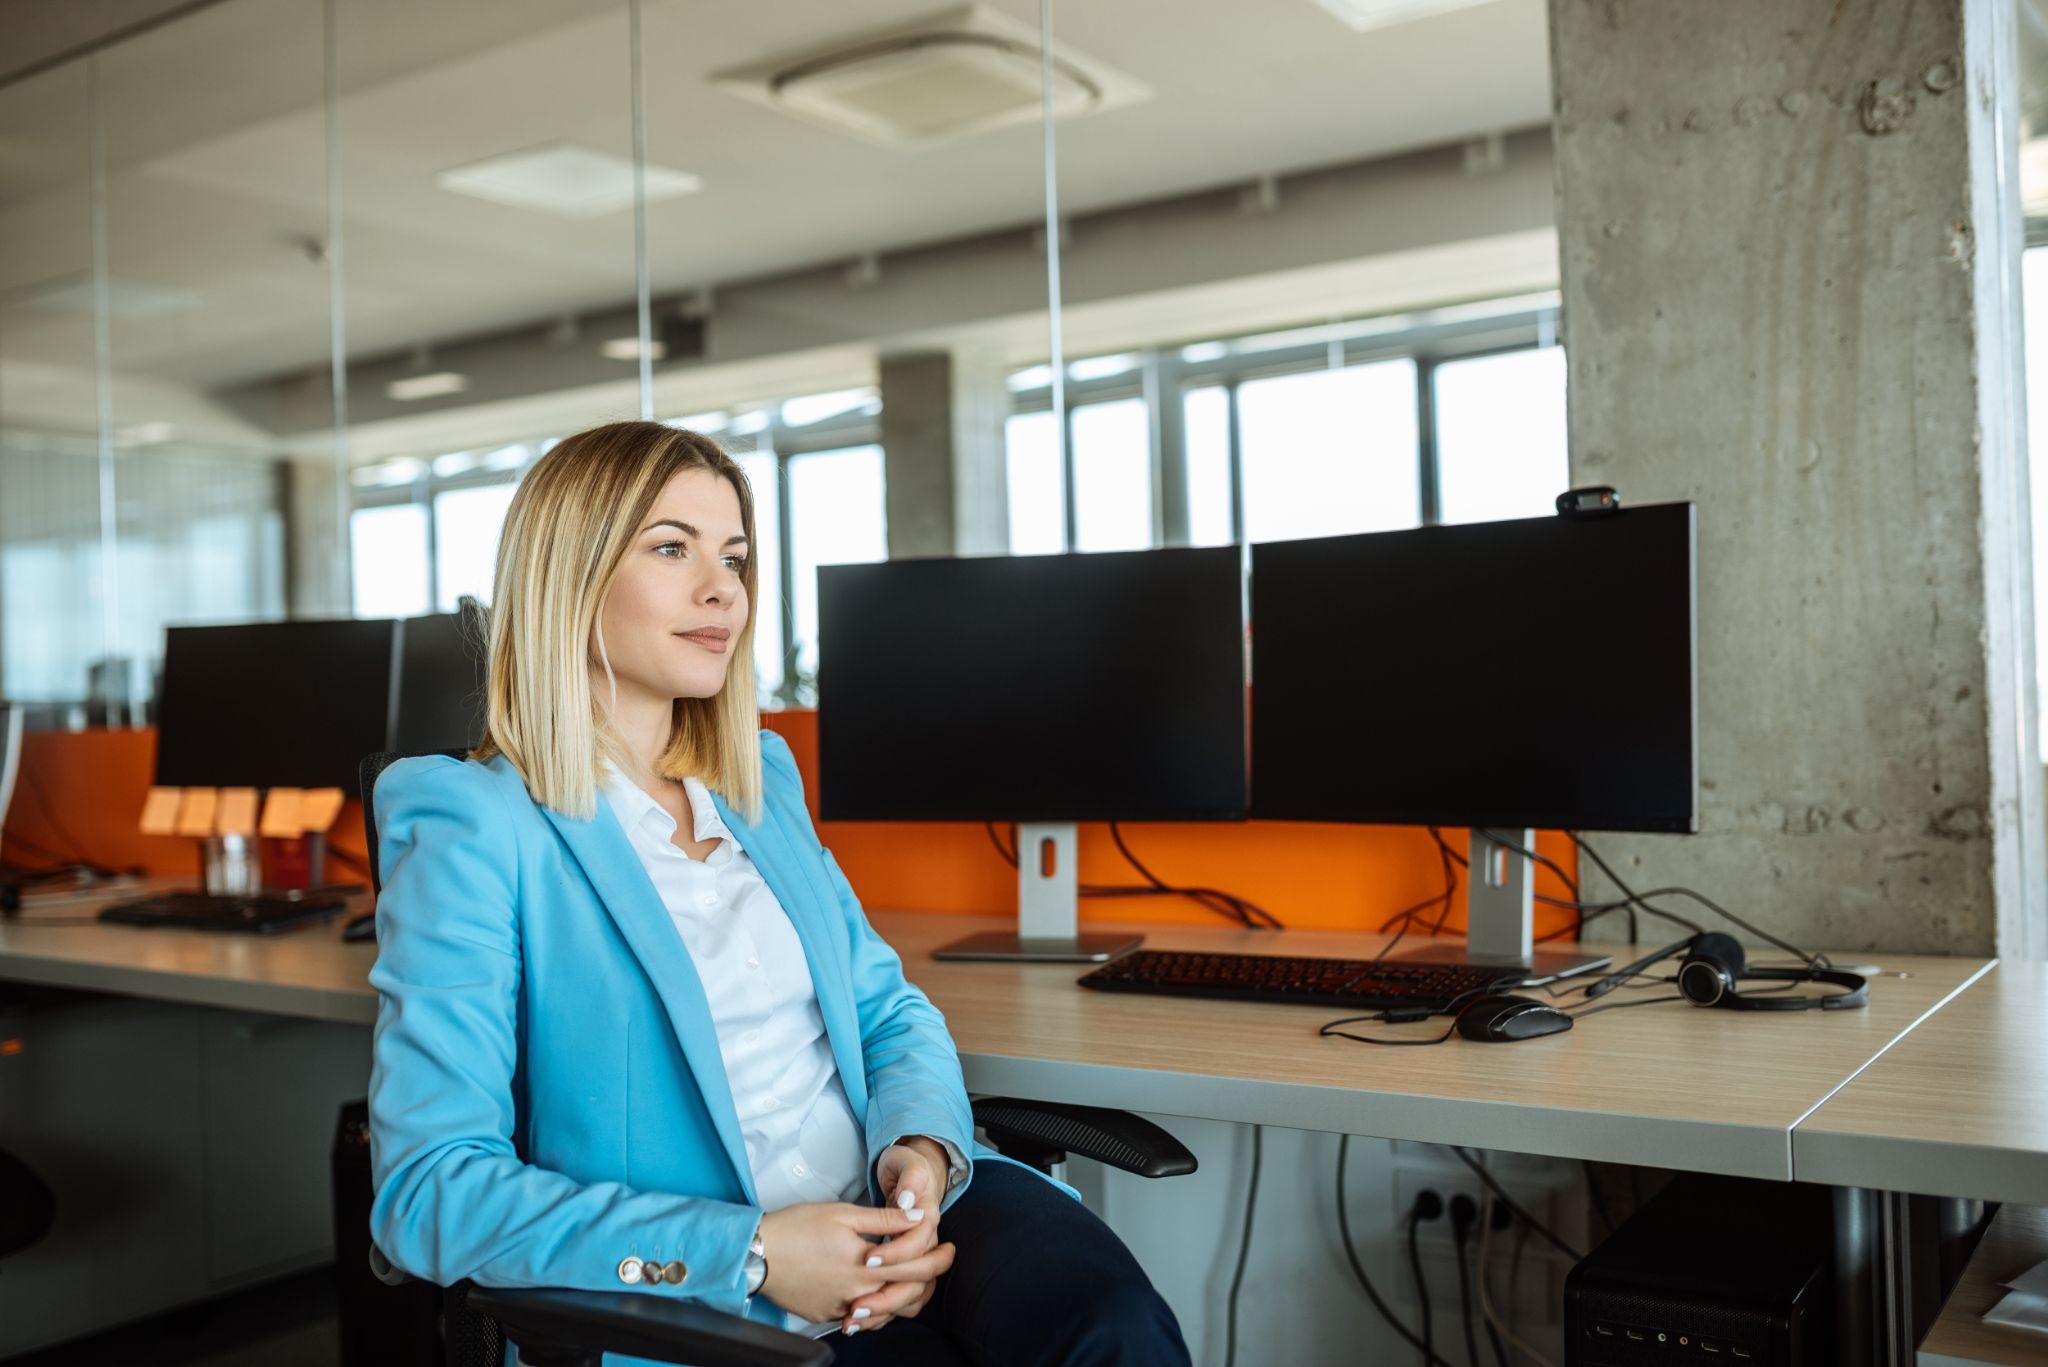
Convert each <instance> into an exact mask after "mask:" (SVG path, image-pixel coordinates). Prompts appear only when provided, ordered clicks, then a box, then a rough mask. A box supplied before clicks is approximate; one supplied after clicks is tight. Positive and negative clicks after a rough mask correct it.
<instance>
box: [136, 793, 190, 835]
mask: <svg viewBox="0 0 2048 1367" xmlns="http://www.w3.org/2000/svg"><path fill="white" fill-rule="evenodd" d="M180 792H181V790H180V789H177V788H151V789H150V790H149V795H148V796H146V797H144V798H143V799H142V820H140V821H139V822H137V823H136V829H137V830H139V831H141V832H142V833H143V834H144V835H176V834H177V833H178V798H179V796H180Z"/></svg>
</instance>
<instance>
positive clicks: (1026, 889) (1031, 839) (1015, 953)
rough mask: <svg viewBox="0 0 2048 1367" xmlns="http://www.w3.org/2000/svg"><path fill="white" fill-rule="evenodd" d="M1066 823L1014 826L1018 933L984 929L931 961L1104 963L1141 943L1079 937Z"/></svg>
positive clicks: (1110, 936)
mask: <svg viewBox="0 0 2048 1367" xmlns="http://www.w3.org/2000/svg"><path fill="white" fill-rule="evenodd" d="M1078 845H1079V841H1078V840H1077V838H1076V836H1075V831H1074V823H1073V822H1071V821H1020V822H1018V823H1017V930H1016V933H1015V934H1012V933H1010V932H1008V931H1001V930H989V931H983V932H981V933H980V934H978V935H969V936H967V937H965V938H964V939H959V940H954V941H953V942H952V943H950V944H943V945H940V946H939V947H938V948H937V949H935V950H933V951H932V957H933V958H934V959H1009V960H1013V961H1014V960H1023V961H1027V962H1036V963H1104V962H1106V961H1108V960H1110V959H1113V958H1115V957H1116V956H1117V955H1119V954H1122V953H1124V952H1126V951H1128V950H1132V949H1136V948H1137V947H1138V945H1139V944H1141V943H1143V941H1144V938H1145V937H1144V936H1142V935H1129V934H1121V933H1103V932H1091V933H1089V934H1086V935H1084V934H1082V933H1081V932H1080V930H1079V926H1080V909H1079V903H1078V901H1077V900H1076V898H1075V896H1074V887H1075V876H1074V872H1075V868H1076V866H1077V862H1078V861H1077V859H1076V856H1075V850H1076V849H1077V847H1078Z"/></svg>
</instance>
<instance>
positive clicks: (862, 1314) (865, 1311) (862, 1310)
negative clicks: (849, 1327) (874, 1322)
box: [853, 1305, 875, 1320]
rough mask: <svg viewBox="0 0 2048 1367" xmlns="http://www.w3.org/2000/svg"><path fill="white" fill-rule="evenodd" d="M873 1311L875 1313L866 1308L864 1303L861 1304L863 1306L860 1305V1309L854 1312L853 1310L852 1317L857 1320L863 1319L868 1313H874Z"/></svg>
mask: <svg viewBox="0 0 2048 1367" xmlns="http://www.w3.org/2000/svg"><path fill="white" fill-rule="evenodd" d="M874 1313H875V1312H874V1311H872V1310H870V1309H868V1307H866V1306H865V1305H863V1306H862V1307H861V1308H860V1309H858V1310H856V1311H854V1312H853V1317H854V1318H855V1319H857V1320H864V1319H866V1318H867V1317H868V1316H869V1315H872V1314H874Z"/></svg>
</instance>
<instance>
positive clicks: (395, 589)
mask: <svg viewBox="0 0 2048 1367" xmlns="http://www.w3.org/2000/svg"><path fill="white" fill-rule="evenodd" d="M348 544H349V564H350V569H351V573H352V577H353V578H354V580H355V584H354V589H355V614H356V616H358V617H417V616H419V615H420V614H421V613H424V612H425V611H426V610H427V510H426V509H425V508H423V507H421V506H420V505H419V504H417V503H390V504H385V505H384V506H382V507H376V508H358V509H356V510H355V511H354V512H352V513H350V514H349V519H348Z"/></svg>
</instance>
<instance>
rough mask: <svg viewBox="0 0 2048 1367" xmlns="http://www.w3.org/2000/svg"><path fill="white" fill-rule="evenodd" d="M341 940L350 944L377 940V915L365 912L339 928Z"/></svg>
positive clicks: (372, 912)
mask: <svg viewBox="0 0 2048 1367" xmlns="http://www.w3.org/2000/svg"><path fill="white" fill-rule="evenodd" d="M341 938H342V939H344V940H347V941H348V942H350V943H351V944H355V943H359V942H361V941H363V940H374V939H376V938H377V913H376V912H374V911H366V912H364V913H363V914H362V915H360V916H358V917H356V918H355V919H354V920H353V921H350V922H349V923H348V924H347V925H345V926H343V927H342V928H341Z"/></svg>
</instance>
